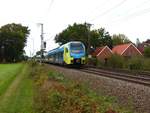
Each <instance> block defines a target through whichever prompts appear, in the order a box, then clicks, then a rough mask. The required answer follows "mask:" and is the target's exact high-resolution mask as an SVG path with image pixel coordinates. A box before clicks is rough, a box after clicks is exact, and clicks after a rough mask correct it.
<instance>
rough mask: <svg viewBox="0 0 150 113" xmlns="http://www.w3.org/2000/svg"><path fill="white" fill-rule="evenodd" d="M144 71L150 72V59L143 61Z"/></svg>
mask: <svg viewBox="0 0 150 113" xmlns="http://www.w3.org/2000/svg"><path fill="white" fill-rule="evenodd" d="M143 69H144V70H148V71H149V70H150V58H144V59H143Z"/></svg>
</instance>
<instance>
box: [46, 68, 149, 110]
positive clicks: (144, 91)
mask: <svg viewBox="0 0 150 113" xmlns="http://www.w3.org/2000/svg"><path fill="white" fill-rule="evenodd" d="M48 66H49V67H50V68H51V69H53V70H56V71H58V72H61V73H63V74H64V76H66V77H68V78H70V79H73V80H77V81H80V82H85V83H88V84H89V85H90V87H91V88H92V89H93V90H95V91H96V92H100V93H103V94H105V95H108V96H115V97H117V98H118V102H119V103H121V104H122V105H125V106H127V107H133V110H134V113H150V87H148V86H143V85H139V84H136V83H129V82H126V81H122V80H117V79H113V78H108V77H104V76H97V75H95V74H90V73H85V72H81V71H79V70H75V69H68V68H63V67H59V66H54V65H48Z"/></svg>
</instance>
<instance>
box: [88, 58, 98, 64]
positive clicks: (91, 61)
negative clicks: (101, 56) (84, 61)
mask: <svg viewBox="0 0 150 113" xmlns="http://www.w3.org/2000/svg"><path fill="white" fill-rule="evenodd" d="M88 64H89V65H94V66H95V65H97V58H96V57H92V58H88Z"/></svg>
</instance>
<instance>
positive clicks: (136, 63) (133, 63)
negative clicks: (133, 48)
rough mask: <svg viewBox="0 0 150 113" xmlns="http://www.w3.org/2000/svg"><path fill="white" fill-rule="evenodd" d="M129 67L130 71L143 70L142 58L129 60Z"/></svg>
mask: <svg viewBox="0 0 150 113" xmlns="http://www.w3.org/2000/svg"><path fill="white" fill-rule="evenodd" d="M128 67H129V69H130V70H141V69H142V67H143V59H142V57H132V58H131V59H130V60H129V63H128Z"/></svg>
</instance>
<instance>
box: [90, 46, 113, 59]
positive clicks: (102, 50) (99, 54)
mask: <svg viewBox="0 0 150 113" xmlns="http://www.w3.org/2000/svg"><path fill="white" fill-rule="evenodd" d="M112 54H113V53H112V50H111V49H110V48H109V47H108V46H104V47H98V48H96V50H95V51H94V52H93V53H92V56H94V57H96V58H97V59H98V60H100V61H102V62H107V59H108V58H109V57H110V56H111V55H112Z"/></svg>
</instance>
